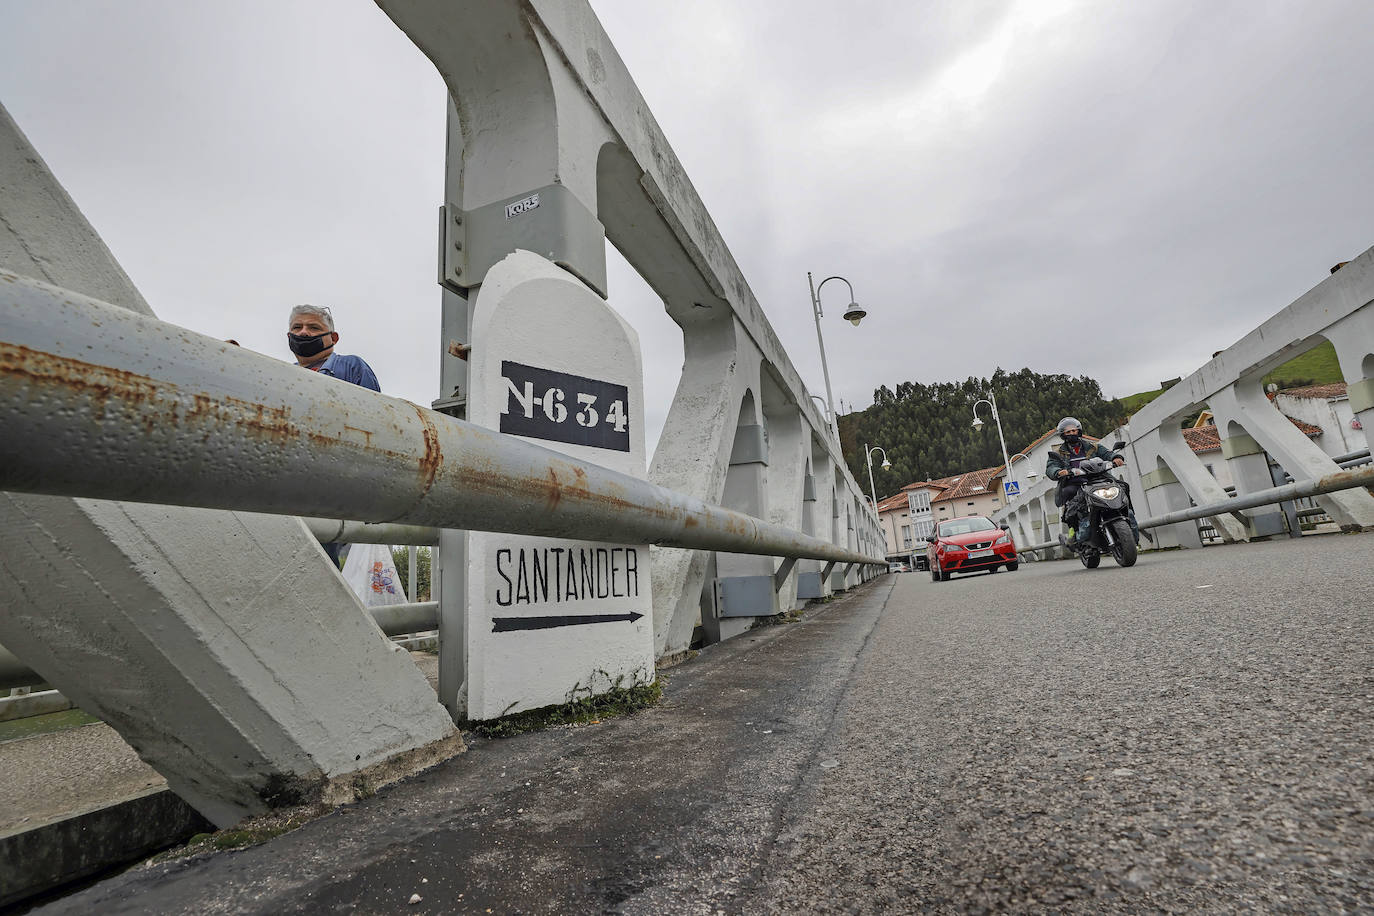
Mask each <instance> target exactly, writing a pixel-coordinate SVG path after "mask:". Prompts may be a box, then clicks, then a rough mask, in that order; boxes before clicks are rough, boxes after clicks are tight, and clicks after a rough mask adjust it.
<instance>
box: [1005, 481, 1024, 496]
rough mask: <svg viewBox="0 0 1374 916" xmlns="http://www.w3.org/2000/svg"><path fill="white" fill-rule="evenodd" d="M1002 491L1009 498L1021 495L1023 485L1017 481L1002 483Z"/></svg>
mask: <svg viewBox="0 0 1374 916" xmlns="http://www.w3.org/2000/svg"><path fill="white" fill-rule="evenodd" d="M1002 489H1003V490H1005V491H1006V494H1007V498H1008V499H1010V498H1011V497H1013V496H1020V495H1021V484H1020V483H1019V482H1018V481H1015V480H1005V481H1003V482H1002Z"/></svg>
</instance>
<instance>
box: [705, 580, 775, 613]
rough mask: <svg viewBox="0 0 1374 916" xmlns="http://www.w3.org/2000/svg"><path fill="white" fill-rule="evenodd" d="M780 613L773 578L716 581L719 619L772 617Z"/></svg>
mask: <svg viewBox="0 0 1374 916" xmlns="http://www.w3.org/2000/svg"><path fill="white" fill-rule="evenodd" d="M777 613H778V596H777V592H775V591H774V588H773V577H772V576H729V577H727V578H724V579H717V580H716V615H717V616H719V617H772V616H773V615H774V614H777Z"/></svg>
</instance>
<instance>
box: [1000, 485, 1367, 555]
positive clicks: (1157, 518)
mask: <svg viewBox="0 0 1374 916" xmlns="http://www.w3.org/2000/svg"><path fill="white" fill-rule="evenodd" d="M1368 486H1374V465H1364V466H1361V467H1355V468H1349V469H1347V470H1342V471H1334V472H1332V473H1330V474H1327V475H1326V476H1324V477H1318V478H1317V479H1316V480H1299V481H1295V482H1293V483H1286V484H1284V485H1283V486H1280V487H1270V488H1269V489H1267V490H1256V491H1255V492H1254V493H1247V494H1246V495H1244V496H1236V497H1232V498H1231V499H1228V500H1225V501H1224V502H1219V503H1208V504H1207V505H1205V506H1190V507H1189V508H1187V509H1178V510H1175V511H1173V512H1166V513H1164V514H1163V515H1154V516H1151V517H1150V518H1147V519H1144V520H1141V521H1138V522H1137V524H1138V525H1139V526H1140V528H1141V529H1142V530H1144V529H1146V528H1158V527H1160V526H1161V525H1173V524H1177V523H1178V522H1190V521H1195V520H1197V519H1200V518H1212V517H1213V516H1217V515H1227V514H1230V513H1234V512H1239V511H1241V510H1242V509H1254V508H1256V507H1258V506H1268V505H1272V504H1273V503H1281V502H1286V501H1287V500H1290V499H1302V498H1303V497H1305V496H1320V495H1321V494H1322V493H1334V492H1336V491H1337V490H1350V489H1353V488H1354V487H1368ZM1058 546H1060V545H1059V542H1058V541H1046V542H1044V543H1043V544H1032V545H1031V546H1029V547H1021V548H1018V549H1020V550H1023V551H1035V550H1048V549H1050V548H1051V547H1058Z"/></svg>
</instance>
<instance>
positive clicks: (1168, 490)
mask: <svg viewBox="0 0 1374 916" xmlns="http://www.w3.org/2000/svg"><path fill="white" fill-rule="evenodd" d="M1140 484H1141V489H1142V490H1143V491H1144V495H1145V503H1146V505H1147V506H1148V507H1149V513H1148V514H1149V515H1163V514H1165V513H1166V512H1173V511H1175V510H1178V509H1187V508H1188V506H1189V505H1190V502H1189V499H1188V491H1187V490H1185V489H1184V488H1183V485H1182V484H1181V483H1179V482H1178V478H1177V477H1176V476H1174V472H1173V471H1172V470H1170V469H1169V467H1168V465H1166V464H1165V463H1164V462H1163V461H1160V462H1159V466H1158V467H1157V468H1156V469H1155V470H1153V471H1150V472H1148V473H1146V474H1142V475H1141V480H1140ZM1154 531H1155V546H1156V547H1201V546H1202V538H1201V537H1200V536H1199V535H1198V530H1197V523H1196V522H1178V523H1177V524H1173V525H1165V526H1163V527H1161V528H1156V529H1154Z"/></svg>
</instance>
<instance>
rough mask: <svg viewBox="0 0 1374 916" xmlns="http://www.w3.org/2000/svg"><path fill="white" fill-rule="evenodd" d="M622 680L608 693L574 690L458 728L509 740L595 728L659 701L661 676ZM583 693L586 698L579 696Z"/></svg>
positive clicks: (620, 678) (465, 723)
mask: <svg viewBox="0 0 1374 916" xmlns="http://www.w3.org/2000/svg"><path fill="white" fill-rule="evenodd" d="M624 680H625V678H624V675H621V676H620V677H618V678H616V679H615V681H614V682H613V684H612V686H611V688H610V689H609V690H607V691H606V692H604V693H600V694H595V695H593V694H592V692H591V688H590V687H587V688H582V687H580V686H579V687H574V688H573V689H572V691H571V692H570V693H569V696H568V700H567V701H566V702H564V703H555V704H554V705H552V706H541V707H540V708H538V709H528V710H525V711H524V712H517V713H514V714H513V715H509V716H502V717H500V718H499V719H488V720H485V721H481V722H464V723H463V726H462V727H463V728H464V729H465V730H468V731H471V732H472V733H473V734H476V735H481V736H482V737H483V738H510V737H512V736H514V735H520V734H524V733H525V732H532V731H539V730H540V729H545V728H552V727H554V726H557V725H595V724H598V723H599V722H600V721H601V720H602V719H609V718H611V717H613V716H626V715H629V714H630V713H632V712H637V711H639V710H641V709H648V708H649V707H650V706H655V705H657V704H658V701H659V700H661V699H662V698H663V676H662V675H659V676H658V677H656V678H655V679H654V680H652V681H649V682H648V683H634V684H631V685H629V686H625V684H624ZM583 690H585V691H586V694H585V695H580V694H582V691H583Z"/></svg>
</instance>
